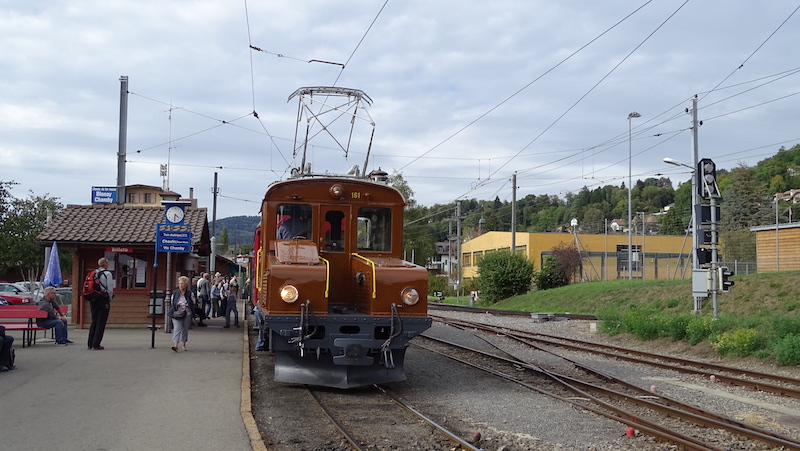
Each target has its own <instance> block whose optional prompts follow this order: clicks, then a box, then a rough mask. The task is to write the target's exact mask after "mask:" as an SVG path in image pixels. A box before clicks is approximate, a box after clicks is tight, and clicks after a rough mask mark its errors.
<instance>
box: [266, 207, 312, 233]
mask: <svg viewBox="0 0 800 451" xmlns="http://www.w3.org/2000/svg"><path fill="white" fill-rule="evenodd" d="M276 220H277V224H278V231H277V233H276V236H275V237H276V238H278V239H279V240H291V239H293V238H304V239H310V238H311V206H309V205H306V204H280V205H278V215H277V218H276Z"/></svg>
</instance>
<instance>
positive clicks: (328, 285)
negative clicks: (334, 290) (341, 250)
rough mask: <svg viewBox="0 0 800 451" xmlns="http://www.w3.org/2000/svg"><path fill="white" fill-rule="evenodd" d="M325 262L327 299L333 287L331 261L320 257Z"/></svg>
mask: <svg viewBox="0 0 800 451" xmlns="http://www.w3.org/2000/svg"><path fill="white" fill-rule="evenodd" d="M319 259H320V260H322V261H323V262H324V263H325V299H327V298H328V293H329V291H330V289H331V262H329V261H328V260H325V259H324V258H322V257H319Z"/></svg>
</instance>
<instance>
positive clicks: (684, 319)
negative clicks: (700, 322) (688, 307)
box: [664, 315, 692, 341]
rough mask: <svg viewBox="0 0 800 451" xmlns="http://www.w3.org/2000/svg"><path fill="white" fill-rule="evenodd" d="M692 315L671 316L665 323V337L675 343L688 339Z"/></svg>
mask: <svg viewBox="0 0 800 451" xmlns="http://www.w3.org/2000/svg"><path fill="white" fill-rule="evenodd" d="M691 319H692V316H691V315H678V316H670V317H669V318H668V319H667V320H666V321H664V335H665V336H667V337H669V338H672V339H673V340H675V341H679V340H685V339H686V335H687V332H686V329H687V327H688V325H689V321H691Z"/></svg>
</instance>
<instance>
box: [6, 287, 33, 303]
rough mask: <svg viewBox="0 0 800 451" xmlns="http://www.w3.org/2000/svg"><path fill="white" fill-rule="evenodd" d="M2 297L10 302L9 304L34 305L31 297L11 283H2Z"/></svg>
mask: <svg viewBox="0 0 800 451" xmlns="http://www.w3.org/2000/svg"><path fill="white" fill-rule="evenodd" d="M0 297H2V298H3V299H5V300H6V301H8V303H9V304H12V305H15V304H32V303H33V299H32V298H31V295H30V294H29V293H27V292H25V291H22V290H20V289H19V288H18V287H15V286H14V285H12V284H10V283H0Z"/></svg>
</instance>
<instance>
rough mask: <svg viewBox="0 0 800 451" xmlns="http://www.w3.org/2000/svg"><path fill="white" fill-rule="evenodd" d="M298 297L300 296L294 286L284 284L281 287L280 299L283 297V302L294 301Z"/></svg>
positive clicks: (289, 302)
mask: <svg viewBox="0 0 800 451" xmlns="http://www.w3.org/2000/svg"><path fill="white" fill-rule="evenodd" d="M299 297H300V292H299V291H297V287H296V286H294V285H284V286H283V287H282V288H281V299H283V302H285V303H287V304H291V303H292V302H294V301H296V300H297V298H299Z"/></svg>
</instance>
